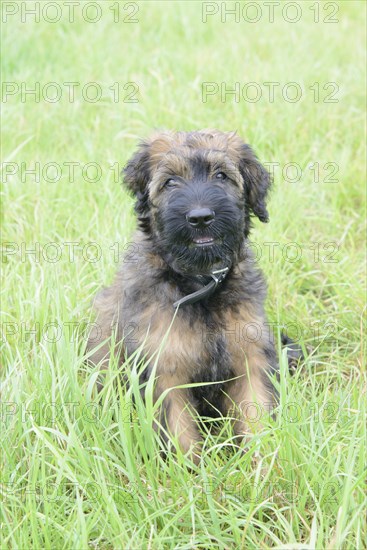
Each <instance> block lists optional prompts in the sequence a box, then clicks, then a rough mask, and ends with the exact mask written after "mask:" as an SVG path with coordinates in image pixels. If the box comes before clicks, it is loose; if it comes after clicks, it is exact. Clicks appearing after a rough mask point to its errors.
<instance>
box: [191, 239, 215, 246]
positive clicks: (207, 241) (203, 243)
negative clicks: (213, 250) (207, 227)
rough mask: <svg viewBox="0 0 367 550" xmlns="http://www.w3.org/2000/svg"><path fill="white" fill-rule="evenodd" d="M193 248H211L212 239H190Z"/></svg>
mask: <svg viewBox="0 0 367 550" xmlns="http://www.w3.org/2000/svg"><path fill="white" fill-rule="evenodd" d="M192 242H193V246H211V245H213V244H214V238H213V237H195V239H192Z"/></svg>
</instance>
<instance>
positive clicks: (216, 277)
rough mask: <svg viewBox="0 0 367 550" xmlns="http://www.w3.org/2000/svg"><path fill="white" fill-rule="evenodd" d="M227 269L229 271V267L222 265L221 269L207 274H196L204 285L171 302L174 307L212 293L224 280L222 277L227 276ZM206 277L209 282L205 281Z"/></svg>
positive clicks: (193, 301)
mask: <svg viewBox="0 0 367 550" xmlns="http://www.w3.org/2000/svg"><path fill="white" fill-rule="evenodd" d="M228 271H229V267H224V268H223V269H216V270H215V271H212V272H211V273H208V274H207V275H198V276H197V280H198V281H199V282H200V283H201V284H205V286H204V287H203V288H201V289H200V290H197V291H196V292H193V293H192V294H188V295H187V296H184V297H183V298H181V300H177V302H175V303H174V304H173V307H174V308H175V309H176V308H178V307H180V306H183V305H185V304H194V303H195V302H198V301H199V300H203V299H204V298H208V297H209V296H211V295H212V294H213V292H214V291H215V289H216V288H217V286H218V285H220V284H221V283H222V282H223V281H224V279H225V278H226V277H227V275H228ZM208 279H209V282H206V281H208Z"/></svg>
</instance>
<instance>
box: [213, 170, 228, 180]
mask: <svg viewBox="0 0 367 550" xmlns="http://www.w3.org/2000/svg"><path fill="white" fill-rule="evenodd" d="M215 178H216V179H217V180H222V181H224V180H226V179H227V176H226V174H225V173H224V172H218V173H217V174H215Z"/></svg>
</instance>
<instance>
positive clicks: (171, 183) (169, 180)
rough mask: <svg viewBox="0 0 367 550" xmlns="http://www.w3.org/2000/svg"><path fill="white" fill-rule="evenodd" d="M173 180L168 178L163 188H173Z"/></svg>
mask: <svg viewBox="0 0 367 550" xmlns="http://www.w3.org/2000/svg"><path fill="white" fill-rule="evenodd" d="M175 183H176V182H175V180H174V179H173V178H168V180H166V182H165V184H164V186H165V187H173V186H174V185H175Z"/></svg>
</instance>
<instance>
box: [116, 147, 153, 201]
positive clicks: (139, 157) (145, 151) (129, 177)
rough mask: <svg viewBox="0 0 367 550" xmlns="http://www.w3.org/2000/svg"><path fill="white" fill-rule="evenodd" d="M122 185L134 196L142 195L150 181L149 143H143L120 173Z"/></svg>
mask: <svg viewBox="0 0 367 550" xmlns="http://www.w3.org/2000/svg"><path fill="white" fill-rule="evenodd" d="M122 175H123V179H124V184H125V185H126V187H127V188H128V189H130V191H132V192H133V193H134V195H140V194H142V193H144V191H145V190H146V187H147V185H148V183H149V180H150V154H149V143H147V142H145V141H143V142H142V143H141V144H140V145H139V148H138V150H137V151H136V153H134V155H133V156H132V157H131V159H130V160H129V161H128V163H127V164H126V166H125V168H124V169H123V171H122Z"/></svg>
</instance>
